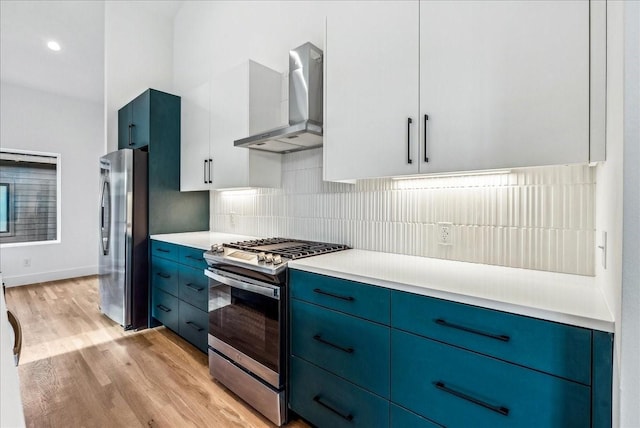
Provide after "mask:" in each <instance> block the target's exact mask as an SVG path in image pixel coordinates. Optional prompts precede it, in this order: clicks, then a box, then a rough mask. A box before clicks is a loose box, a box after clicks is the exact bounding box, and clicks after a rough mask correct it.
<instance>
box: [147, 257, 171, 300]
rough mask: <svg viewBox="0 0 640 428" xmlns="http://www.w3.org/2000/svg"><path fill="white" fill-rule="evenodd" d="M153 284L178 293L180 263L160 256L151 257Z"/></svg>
mask: <svg viewBox="0 0 640 428" xmlns="http://www.w3.org/2000/svg"><path fill="white" fill-rule="evenodd" d="M150 281H151V286H152V287H156V288H160V289H162V290H164V291H166V292H167V293H169V294H173V295H174V296H177V295H178V264H177V263H176V262H172V261H170V260H167V259H162V258H158V257H152V258H151V278H150Z"/></svg>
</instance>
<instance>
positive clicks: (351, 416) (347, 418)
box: [313, 395, 353, 422]
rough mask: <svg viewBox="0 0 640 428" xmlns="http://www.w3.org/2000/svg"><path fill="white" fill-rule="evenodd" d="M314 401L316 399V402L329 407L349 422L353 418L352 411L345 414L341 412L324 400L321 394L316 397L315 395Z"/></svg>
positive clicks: (328, 408)
mask: <svg viewBox="0 0 640 428" xmlns="http://www.w3.org/2000/svg"><path fill="white" fill-rule="evenodd" d="M313 401H315V402H316V403H318V404H319V405H321V406H322V407H324V408H325V409H327V410H329V411H331V412H333V413H335V414H336V415H338V416H340V417H341V418H342V419H345V420H347V421H349V422H351V421H352V420H353V415H352V414H351V413H347V414H346V415H345V414H344V413H342V412H339V411H338V410H336V409H334V408H333V407H331V406H329V405H328V404H327V403H325V402H323V401H322V399H321V397H320V396H319V395H316V396H315V397H313Z"/></svg>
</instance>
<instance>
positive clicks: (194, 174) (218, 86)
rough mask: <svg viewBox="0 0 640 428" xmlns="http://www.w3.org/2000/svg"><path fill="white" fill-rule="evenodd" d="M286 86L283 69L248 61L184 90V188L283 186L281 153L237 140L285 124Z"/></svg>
mask: <svg viewBox="0 0 640 428" xmlns="http://www.w3.org/2000/svg"><path fill="white" fill-rule="evenodd" d="M281 87H282V74H281V73H278V72H277V71H275V70H272V69H270V68H267V67H265V66H263V65H261V64H258V63H256V62H253V61H247V62H245V63H243V64H241V65H239V66H236V67H233V68H230V69H228V70H226V71H223V72H219V73H216V74H214V75H213V76H212V78H211V80H210V81H209V82H207V83H206V84H203V85H201V86H198V87H197V88H194V89H193V90H192V91H188V92H187V93H186V94H184V95H183V97H182V131H181V132H182V134H181V135H182V151H181V156H182V159H181V190H183V191H185V190H217V189H233V188H244V187H280V184H281V168H282V167H281V155H280V154H277V153H268V152H259V151H255V150H249V149H246V148H240V147H235V146H234V144H233V142H234V141H235V140H238V139H240V138H244V137H248V136H249V135H253V134H255V133H258V132H261V131H267V130H270V129H273V128H276V127H278V126H280V125H282V117H281V96H282V93H281Z"/></svg>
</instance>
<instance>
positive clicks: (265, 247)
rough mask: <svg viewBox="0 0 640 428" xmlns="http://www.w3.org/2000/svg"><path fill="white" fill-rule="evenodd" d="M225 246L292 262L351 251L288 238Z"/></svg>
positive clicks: (235, 243) (339, 246)
mask: <svg viewBox="0 0 640 428" xmlns="http://www.w3.org/2000/svg"><path fill="white" fill-rule="evenodd" d="M224 246H225V247H228V248H233V249H236V250H243V251H250V252H254V253H259V252H265V253H271V254H274V255H279V256H281V257H285V258H287V259H290V260H292V259H301V258H304V257H311V256H316V255H319V254H327V253H333V252H335V251H342V250H348V249H349V247H348V246H346V245H340V244H329V243H325V242H314V241H302V240H297V239H287V238H266V239H255V240H250V241H241V242H232V243H229V244H224Z"/></svg>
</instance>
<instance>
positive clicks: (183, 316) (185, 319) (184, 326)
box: [179, 300, 209, 352]
mask: <svg viewBox="0 0 640 428" xmlns="http://www.w3.org/2000/svg"><path fill="white" fill-rule="evenodd" d="M179 312H180V316H179V319H180V328H179V333H180V336H182V337H184V338H185V339H187V340H188V341H189V342H191V343H192V344H193V345H195V346H196V347H197V348H199V349H200V350H201V351H203V352H207V334H208V328H209V316H208V314H207V312H205V311H201V310H200V309H198V308H196V307H194V306H191V305H190V304H188V303H186V302H183V301H182V300H180V311H179Z"/></svg>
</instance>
